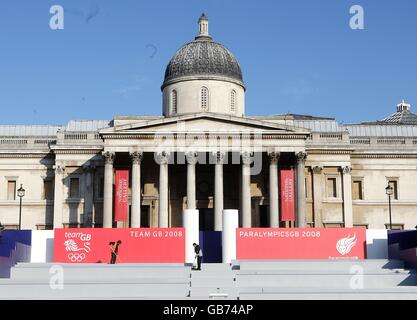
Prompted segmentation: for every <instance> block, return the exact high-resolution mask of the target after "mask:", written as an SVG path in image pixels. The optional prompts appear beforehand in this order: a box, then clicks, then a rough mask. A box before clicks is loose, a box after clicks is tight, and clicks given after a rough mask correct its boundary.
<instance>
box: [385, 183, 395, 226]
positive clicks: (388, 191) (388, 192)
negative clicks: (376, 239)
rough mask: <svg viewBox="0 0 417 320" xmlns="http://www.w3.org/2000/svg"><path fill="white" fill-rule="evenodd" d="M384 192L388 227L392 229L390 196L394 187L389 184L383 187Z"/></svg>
mask: <svg viewBox="0 0 417 320" xmlns="http://www.w3.org/2000/svg"><path fill="white" fill-rule="evenodd" d="M385 193H386V194H387V195H388V207H389V228H390V230H392V219H391V196H392V195H393V193H394V188H393V187H392V186H391V185H388V186H387V187H386V188H385Z"/></svg>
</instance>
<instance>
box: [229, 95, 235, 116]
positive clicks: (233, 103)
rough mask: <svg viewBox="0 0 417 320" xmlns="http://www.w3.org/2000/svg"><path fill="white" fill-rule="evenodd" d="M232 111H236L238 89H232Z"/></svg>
mask: <svg viewBox="0 0 417 320" xmlns="http://www.w3.org/2000/svg"><path fill="white" fill-rule="evenodd" d="M230 112H232V113H235V112H236V91H235V90H232V92H231V93H230Z"/></svg>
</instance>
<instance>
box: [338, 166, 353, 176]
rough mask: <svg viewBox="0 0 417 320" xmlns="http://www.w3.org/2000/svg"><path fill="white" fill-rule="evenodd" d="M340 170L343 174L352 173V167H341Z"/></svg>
mask: <svg viewBox="0 0 417 320" xmlns="http://www.w3.org/2000/svg"><path fill="white" fill-rule="evenodd" d="M340 170H341V171H342V173H343V174H351V173H352V167H351V166H342V167H340Z"/></svg>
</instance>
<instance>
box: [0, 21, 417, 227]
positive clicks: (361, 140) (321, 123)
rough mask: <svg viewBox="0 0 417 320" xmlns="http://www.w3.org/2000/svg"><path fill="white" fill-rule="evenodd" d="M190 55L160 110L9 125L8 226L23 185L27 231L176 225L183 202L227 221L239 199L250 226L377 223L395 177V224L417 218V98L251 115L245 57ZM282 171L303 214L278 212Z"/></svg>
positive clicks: (0, 188) (1, 131)
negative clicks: (122, 199) (327, 111)
mask: <svg viewBox="0 0 417 320" xmlns="http://www.w3.org/2000/svg"><path fill="white" fill-rule="evenodd" d="M202 24H204V25H202ZM199 30H200V34H199V36H198V37H197V38H196V40H195V41H202V40H204V42H207V43H206V45H207V46H209V48H210V46H211V44H210V41H211V37H210V36H209V35H208V20H207V18H206V17H204V19H200V26H199ZM215 46H216V47H215V49H216V50H218V49H217V48H218V46H219V44H216V45H215ZM216 50H214V49H212V51H210V49H208V52H216ZM222 50H223V49H222ZM224 50H226V49H224ZM222 54H224V55H228V54H229V51H222ZM181 57H182V58H181V59H183V58H184V61H185V60H186V61H187V62H186V65H182V64H181V63H178V61H179V60H178V61H177V60H175V59H174V60H175V61H176V63H175V66H173V64H172V63H170V65H169V68H171V69H172V70H171V69H169V70H170V71H169V72H167V74H168V78H166V80H165V82H164V86H163V88H162V90H163V103H162V109H163V110H162V114H163V116H154V117H149V116H143V117H141V116H136V117H134V116H133V117H114V118H113V119H112V120H111V121H99V120H97V121H71V122H69V123H68V124H67V125H64V126H0V222H1V224H2V225H3V226H5V227H7V228H17V227H18V221H19V198H18V196H17V194H16V190H17V188H19V187H20V186H21V185H22V186H23V187H24V189H25V190H26V193H25V196H24V197H23V199H22V203H23V206H22V225H21V227H22V228H24V229H44V228H53V227H56V228H61V227H107V228H110V227H178V226H181V218H182V216H181V214H182V210H183V209H186V208H190V209H194V208H197V209H199V210H200V227H201V229H203V230H221V226H222V223H221V218H222V215H221V212H222V210H223V209H238V210H239V214H240V225H241V226H243V227H279V226H280V227H294V226H298V227H304V226H307V227H339V226H344V227H351V226H366V227H368V228H377V229H380V228H388V227H389V208H388V197H387V195H386V193H385V187H386V186H387V185H388V184H390V185H391V186H392V187H393V188H394V194H393V195H392V198H391V200H392V222H393V227H395V228H406V229H413V228H414V227H415V226H416V225H417V213H416V212H415V211H416V210H417V192H416V190H417V120H416V119H417V116H415V115H414V114H413V113H412V112H411V106H410V105H408V104H406V103H405V102H402V103H400V104H399V105H398V106H397V112H396V113H395V116H389V117H387V118H386V119H384V120H382V121H376V122H373V123H361V124H354V125H340V124H339V123H338V122H337V121H336V120H335V119H332V118H317V117H312V116H301V115H291V114H287V115H275V116H252V117H249V116H245V115H244V112H245V106H244V90H245V87H244V84H243V79H242V78H241V74H240V67H239V65H238V63H237V61H236V60H230V59H232V58H230V59H229V58H228V59H223V60H222V59H220V58H218V57H217V58H216V59H217V60H216V59H214V60H210V58H208V60H207V59H206V60H207V61H208V63H209V64H210V63H213V64H214V66H215V67H213V68H212V69H210V68H209V67H208V68H209V69H208V70H213V71H212V73H213V74H208V73H203V74H201V72H204V70H205V69H204V68H197V67H196V68H194V69H192V68H191V69H187V68H185V67H186V66H188V65H196V63H199V61H200V56H199V55H194V56H191V58H190V59H196V60H195V61H189V60H187V59H188V58H187V57H188V56H187V54H186V53H184V54H183V55H182V56H181ZM219 59H220V60H219ZM233 59H234V58H233ZM206 60H204V61H206ZM175 61H174V62H175ZM222 61H223V62H222ZM230 61H232V62H233V63H232V65H221V63H229V64H230V63H231V62H230ZM219 64H220V65H219ZM183 67H184V69H181V68H183ZM178 70H180V71H178ZM181 70H182V71H181ZM184 70H185V71H184ZM190 70H191V71H190ZM202 70H203V71H202ZM233 70H234V71H233ZM236 70H238V71H239V72H237V71H236ZM174 71H175V72H174ZM176 74H178V78H175V75H176ZM203 87H207V88H208V89H209V91H208V94H209V96H208V99H209V101H208V105H207V108H206V105H205V101H202V97H201V92H202V91H201V90H202V88H203ZM171 89H172V90H174V89H175V90H176V91H177V96H176V100H174V101H175V103H176V105H175V109H176V110H174V111H176V112H172V109H171V103H172V100H171V96H170V94H171V93H170V91H171ZM232 92H234V94H235V96H231V94H232ZM233 99H234V100H233ZM202 107H203V108H202ZM231 107H233V108H232V109H231ZM232 111H233V112H232ZM402 121H406V122H402ZM117 169H124V170H126V169H127V170H129V174H130V182H129V187H130V188H129V204H130V214H129V221H128V222H117V223H116V222H114V221H113V220H114V219H113V211H114V210H113V193H114V171H115V170H117ZM281 169H293V170H294V172H295V186H294V190H295V209H296V219H295V222H283V221H281V219H280V211H281V206H280V196H279V194H280V191H281V190H280V186H279V181H280V175H279V170H281Z"/></svg>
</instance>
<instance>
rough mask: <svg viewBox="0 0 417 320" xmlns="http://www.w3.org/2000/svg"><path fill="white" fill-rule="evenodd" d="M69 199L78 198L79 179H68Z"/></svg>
mask: <svg viewBox="0 0 417 320" xmlns="http://www.w3.org/2000/svg"><path fill="white" fill-rule="evenodd" d="M69 197H70V198H79V197H80V179H79V178H71V179H70V194H69Z"/></svg>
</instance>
